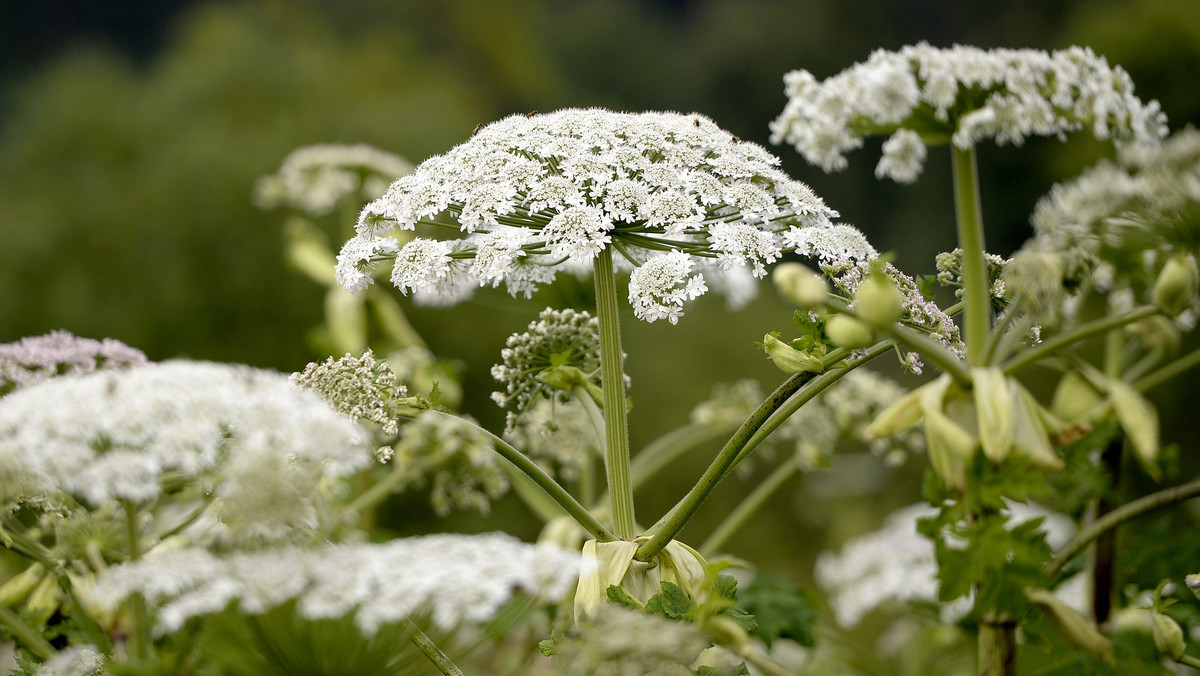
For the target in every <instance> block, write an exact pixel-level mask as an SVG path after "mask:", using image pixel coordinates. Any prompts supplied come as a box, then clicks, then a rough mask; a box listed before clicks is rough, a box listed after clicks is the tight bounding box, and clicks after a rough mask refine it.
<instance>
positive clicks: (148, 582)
mask: <svg viewBox="0 0 1200 676" xmlns="http://www.w3.org/2000/svg"><path fill="white" fill-rule="evenodd" d="M578 570H579V555H578V554H577V553H572V552H568V551H566V550H563V549H559V548H557V547H552V546H547V545H530V544H525V543H523V542H520V541H518V540H517V539H515V538H513V537H512V536H510V535H505V534H503V533H487V534H482V535H458V534H438V535H426V536H423V537H415V538H406V539H400V540H392V541H390V542H387V543H384V544H365V543H364V544H352V545H344V546H338V547H329V548H325V549H316V550H312V549H293V548H286V549H277V550H266V551H259V552H242V553H235V554H231V555H228V556H219V555H215V554H212V553H210V552H208V551H206V550H201V549H184V550H177V551H171V552H165V553H162V554H157V555H151V556H148V557H147V558H145V559H144V560H141V561H137V562H133V563H127V564H123V565H120V566H115V567H113V568H110V569H109V570H108V571H107V572H106V573H104V574H102V575H101V576H100V577H99V578H98V579H97V580H96V584H95V586H94V588H92V589H91V590H90V591H89V592H88V594H87V599H88V600H89V601H90V602H92V603H94V604H96V605H97V606H99V607H100V608H104V609H109V610H113V609H116V608H117V607H119V606H120V605H121V603H122V602H124V601H125V600H126V599H128V598H129V597H130V596H133V595H134V594H140V595H142V596H143V597H144V598H145V599H146V601H147V603H148V604H149V605H150V606H151V608H153V609H154V616H155V631H156V633H158V634H159V635H162V634H168V633H171V632H174V631H177V630H179V629H180V628H182V627H183V625H184V624H185V623H186V622H187V621H188V620H190V619H192V618H196V617H204V616H207V615H212V614H214V613H218V612H220V611H222V610H223V609H225V608H226V607H227V606H228V605H229V604H230V603H233V602H237V604H238V606H237V607H238V610H239V612H242V613H245V614H248V615H258V614H262V613H265V612H267V611H269V610H271V609H273V608H276V607H278V606H279V605H281V604H283V603H285V602H288V601H295V602H296V604H297V610H298V611H299V613H300V615H301V616H302V617H305V618H307V619H311V620H319V619H331V618H342V617H353V618H354V621H355V624H357V625H358V627H359V628H360V629H361V630H362V632H363V633H364V634H365V635H366V636H371V635H373V634H375V632H376V631H377V630H378V629H379V628H380V627H381V626H384V625H388V624H392V623H396V622H399V621H401V620H404V619H406V618H410V617H413V616H418V615H424V614H428V615H429V617H430V618H431V619H432V620H433V622H434V624H436V625H437V626H438V627H439V628H441V629H443V630H451V629H453V628H455V627H458V626H460V625H462V624H479V623H482V622H485V621H487V620H489V619H491V618H492V616H494V615H495V614H496V612H497V611H498V610H499V609H500V608H501V607H502V606H503V605H504V604H505V603H507V602H508V601H509V599H511V598H512V597H513V595H514V593H515V592H521V593H523V594H527V595H529V596H532V597H537V598H539V599H542V600H545V601H548V602H557V601H560V600H562V599H563V597H564V596H566V594H567V593H568V592H569V591H570V590H571V589H572V587H573V585H574V582H575V579H576V577H577V576H578Z"/></svg>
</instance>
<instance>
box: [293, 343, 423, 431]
mask: <svg viewBox="0 0 1200 676" xmlns="http://www.w3.org/2000/svg"><path fill="white" fill-rule="evenodd" d="M291 382H292V384H293V385H296V386H298V387H301V388H309V389H312V390H313V391H315V392H316V393H317V394H319V395H321V398H323V399H324V400H325V401H328V402H329V403H330V404H331V405H332V406H333V407H334V408H335V409H336V410H338V411H339V412H341V413H343V414H345V415H348V416H350V417H351V418H354V419H356V420H357V419H365V420H370V421H371V422H373V423H375V424H377V425H379V427H380V430H381V431H382V432H383V434H384V435H386V436H392V437H394V436H396V435H397V434H399V433H400V411H401V409H402V408H403V407H405V406H406V405H408V404H409V403H411V402H412V401H413V400H412V399H410V398H409V396H408V387H406V386H405V385H404V384H402V383H401V382H400V381H399V379H398V378H397V377H396V374H395V373H394V372H393V371H392V369H391V366H390V365H389V364H388V362H386V361H383V362H381V361H377V360H376V359H375V353H374V352H372V351H371V350H367V351H366V352H364V353H363V355H362V356H361V357H355V356H353V355H349V354H347V355H345V356H344V357H341V358H339V359H334V358H333V357H329V358H328V359H326V360H325V361H324V362H323V363H320V364H318V363H316V362H313V363H310V364H309V365H308V366H306V367H304V371H303V372H300V373H293V374H292V376H291Z"/></svg>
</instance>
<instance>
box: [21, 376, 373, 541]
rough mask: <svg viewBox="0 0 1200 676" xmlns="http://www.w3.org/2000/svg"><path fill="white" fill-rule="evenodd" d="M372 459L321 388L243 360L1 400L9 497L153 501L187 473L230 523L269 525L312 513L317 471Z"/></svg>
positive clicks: (102, 379)
mask: <svg viewBox="0 0 1200 676" xmlns="http://www.w3.org/2000/svg"><path fill="white" fill-rule="evenodd" d="M372 459H373V455H372V453H371V450H370V448H369V447H368V446H367V445H366V437H365V434H364V433H363V432H362V431H361V430H360V429H359V428H358V427H357V426H356V425H355V424H354V423H353V422H352V421H351V420H350V419H349V418H347V417H345V416H343V415H341V414H339V413H337V412H335V411H334V410H333V409H331V408H330V407H329V405H328V404H327V403H325V402H324V401H322V400H321V399H320V398H319V397H318V396H317V395H316V394H315V393H313V392H308V391H304V390H300V389H298V388H296V387H293V386H292V385H290V384H289V383H288V379H287V376H284V375H282V374H279V373H274V372H269V371H262V370H257V369H252V368H249V367H245V366H237V365H226V364H214V363H205V362H183V361H180V362H165V363H162V364H150V365H145V366H138V367H133V368H129V369H124V370H110V371H99V372H96V373H92V374H89V375H85V376H80V377H77V378H58V379H54V380H50V381H46V382H43V383H39V384H37V385H33V386H30V387H27V388H24V389H21V390H18V391H16V392H13V393H12V394H10V395H8V396H6V397H4V398H3V399H0V491H2V492H3V498H4V499H6V500H21V499H25V498H40V497H49V498H53V497H54V496H56V495H59V494H67V495H70V496H73V497H74V498H75V499H78V500H81V501H83V502H85V503H88V504H90V505H92V506H94V507H98V506H101V505H103V504H105V503H109V502H119V501H127V502H131V503H134V504H140V505H144V504H149V503H151V502H153V501H155V500H156V499H157V498H158V497H159V496H160V495H162V493H163V487H162V484H163V481H164V479H167V478H170V479H171V480H172V481H177V480H179V479H183V480H191V481H199V482H201V484H202V485H203V486H204V488H205V489H206V491H207V492H210V494H211V495H212V496H213V497H214V499H215V502H216V507H217V510H218V512H219V513H220V516H221V518H222V520H226V521H228V520H236V521H238V522H244V523H248V524H254V525H255V526H256V527H258V526H262V527H264V528H267V529H272V528H274V527H275V526H280V525H290V524H287V522H288V521H293V520H297V519H304V518H305V517H307V516H309V515H310V514H311V513H312V512H313V510H314V508H315V506H316V505H315V503H314V500H316V499H317V498H316V496H315V495H314V493H315V492H316V491H314V487H315V486H316V484H317V483H318V482H319V481H320V480H322V479H324V478H329V477H335V476H341V475H346V474H349V473H352V472H355V471H357V470H359V469H361V468H363V467H365V466H367V465H369V464H370V463H371V462H372ZM267 521H270V522H272V523H265V522H267Z"/></svg>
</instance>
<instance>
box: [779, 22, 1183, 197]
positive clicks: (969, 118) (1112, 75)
mask: <svg viewBox="0 0 1200 676" xmlns="http://www.w3.org/2000/svg"><path fill="white" fill-rule="evenodd" d="M784 84H785V89H786V94H787V97H788V102H787V106H786V107H785V108H784V110H783V113H781V114H780V115H779V117H778V118H776V119H775V121H774V122H772V123H771V132H772V137H771V140H772V142H773V143H782V142H787V143H790V144H792V145H793V146H795V147H796V150H797V151H799V152H800V153H801V154H802V155H804V157H805V159H807V160H808V161H809V162H811V163H813V164H816V165H819V166H820V167H822V168H823V169H824V170H825V171H837V170H841V169H844V168H845V167H846V157H845V153H846V152H848V151H850V150H854V149H856V148H859V147H860V146H862V144H863V138H864V137H866V136H872V135H881V134H890V135H891V136H890V138H889V139H888V140H887V141H886V142H885V143H884V144H883V157H882V159H880V161H879V165H878V166H877V167H876V169H875V173H876V175H877V176H879V177H880V178H883V177H885V176H886V177H889V178H891V179H893V180H895V181H898V182H901V183H911V182H913V181H915V180H916V178H917V176H918V175H919V174H920V173H921V169H922V168H923V165H924V162H925V155H926V149H925V144H926V143H931V142H937V143H942V142H945V141H946V140H950V141H952V142H953V143H954V145H955V146H956V147H958V148H962V149H966V148H969V147H972V146H974V145H975V144H976V143H978V142H979V141H981V140H983V139H985V138H991V139H995V141H996V142H997V143H1014V144H1020V143H1022V142H1023V141H1024V140H1025V139H1026V138H1028V137H1030V136H1058V137H1062V136H1064V135H1065V134H1066V133H1067V132H1072V131H1077V130H1080V129H1085V128H1086V129H1090V130H1091V132H1092V134H1093V135H1094V136H1095V137H1096V138H1098V139H1109V138H1111V139H1114V140H1117V141H1122V140H1127V139H1137V140H1141V141H1153V140H1156V139H1159V138H1162V137H1163V136H1165V135H1166V132H1167V128H1166V117H1165V115H1163V113H1162V111H1161V110H1160V108H1159V105H1158V102H1156V101H1150V102H1149V103H1143V102H1142V101H1141V100H1140V99H1138V98H1137V97H1135V96H1134V95H1133V82H1132V80H1131V79H1130V78H1129V74H1128V73H1126V72H1125V71H1124V70H1123V69H1122V68H1120V67H1119V66H1109V64H1108V62H1107V61H1106V60H1105V59H1104V57H1101V56H1097V55H1096V54H1095V53H1094V52H1092V51H1091V50H1090V49H1088V48H1084V47H1071V48H1069V49H1065V50H1060V51H1054V52H1049V53H1047V52H1044V51H1040V50H1031V49H993V50H983V49H979V48H976V47H965V46H955V47H952V48H950V49H938V48H935V47H932V46H930V45H928V44H926V43H920V44H917V45H910V46H907V47H904V48H902V49H901V50H900V51H898V52H891V51H885V50H878V51H876V52H874V53H873V54H871V56H870V58H869V59H868V60H867V61H866V62H863V63H858V64H855V65H854V66H852V67H850V68H848V69H847V70H844V71H842V72H841V73H839V74H837V75H834V76H832V77H830V78H828V79H826V80H824V81H818V80H817V79H816V77H814V76H813V75H812V73H810V72H808V71H806V70H797V71H792V72H791V73H788V74H787V75H786V76H784Z"/></svg>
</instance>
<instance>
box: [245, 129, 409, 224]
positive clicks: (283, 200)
mask: <svg viewBox="0 0 1200 676" xmlns="http://www.w3.org/2000/svg"><path fill="white" fill-rule="evenodd" d="M412 169H413V165H412V163H410V162H409V161H408V160H406V159H404V158H402V157H399V156H397V155H393V154H391V153H388V152H384V151H382V150H379V149H378V148H374V147H372V146H369V145H364V144H358V145H341V144H336V143H329V144H320V145H312V146H305V147H303V148H297V149H295V150H293V151H292V152H291V153H289V154H288V156H287V157H285V158H284V159H283V164H281V165H280V166H279V171H277V172H275V173H274V174H271V175H269V176H263V177H262V178H260V179H259V180H258V183H257V184H255V186H254V203H255V204H256V205H257V206H258V207H259V208H262V209H273V208H275V207H278V206H282V205H287V206H289V207H291V208H293V209H296V210H298V211H302V212H304V213H306V214H308V215H310V216H323V215H325V214H327V213H329V212H330V211H332V210H333V207H334V206H336V205H337V203H338V200H340V199H342V198H343V197H345V196H348V195H354V196H355V197H358V198H360V199H366V200H371V199H375V198H377V197H379V196H380V195H382V194H383V191H384V190H386V189H387V187H388V184H390V183H391V182H392V181H394V180H396V179H397V178H399V177H401V176H403V175H405V174H407V173H409V172H410V171H412Z"/></svg>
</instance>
